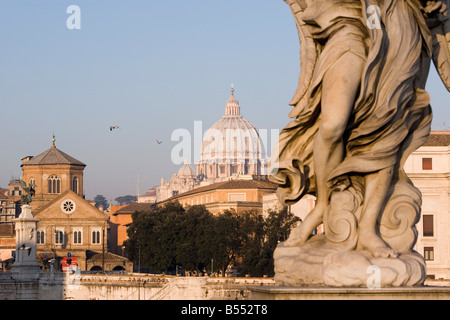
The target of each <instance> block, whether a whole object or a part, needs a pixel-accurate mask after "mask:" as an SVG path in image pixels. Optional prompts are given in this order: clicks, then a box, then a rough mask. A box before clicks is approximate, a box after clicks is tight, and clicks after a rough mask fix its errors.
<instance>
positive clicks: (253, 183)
mask: <svg viewBox="0 0 450 320" xmlns="http://www.w3.org/2000/svg"><path fill="white" fill-rule="evenodd" d="M276 188H277V185H276V184H275V183H273V182H270V181H269V180H229V181H224V182H219V183H214V184H210V185H208V186H204V187H200V188H195V189H193V190H190V191H187V192H184V193H181V194H179V195H176V196H174V197H172V198H170V199H167V200H166V201H171V200H175V199H179V198H182V197H185V196H189V195H192V194H197V193H201V192H208V191H212V190H224V189H269V190H274V191H275V190H276Z"/></svg>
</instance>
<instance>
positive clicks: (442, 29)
mask: <svg viewBox="0 0 450 320" xmlns="http://www.w3.org/2000/svg"><path fill="white" fill-rule="evenodd" d="M421 3H422V6H423V7H422V12H423V15H424V17H425V21H426V23H427V26H428V28H429V29H430V32H431V35H432V36H433V62H434V65H435V67H436V70H437V71H438V73H439V76H440V77H441V80H442V82H443V83H444V85H445V87H446V88H447V90H448V91H450V14H449V0H440V1H425V0H421Z"/></svg>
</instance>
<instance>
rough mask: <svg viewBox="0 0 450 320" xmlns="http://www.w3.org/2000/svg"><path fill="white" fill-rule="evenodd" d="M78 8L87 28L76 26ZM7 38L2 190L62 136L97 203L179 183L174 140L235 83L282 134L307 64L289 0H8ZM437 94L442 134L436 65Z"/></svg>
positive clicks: (260, 118)
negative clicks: (173, 180) (70, 21)
mask: <svg viewBox="0 0 450 320" xmlns="http://www.w3.org/2000/svg"><path fill="white" fill-rule="evenodd" d="M72 4H75V5H78V6H79V7H80V9H81V30H69V29H67V27H66V20H67V18H68V17H69V14H67V13H66V9H67V7H68V6H69V5H72ZM0 39H1V47H0V105H1V114H0V125H1V135H0V148H1V151H0V152H1V153H0V155H1V156H0V186H1V187H6V186H7V184H8V181H9V179H10V178H11V176H14V177H20V175H21V168H20V159H21V158H22V157H24V156H27V155H34V156H35V155H38V154H39V153H41V152H43V151H45V150H46V149H48V148H49V147H50V145H51V138H52V134H53V132H54V133H55V135H56V140H57V141H56V145H57V147H58V148H59V149H61V150H62V151H64V152H66V153H68V154H70V155H71V156H73V157H75V158H77V159H78V160H80V161H83V162H84V163H86V164H87V167H86V170H85V185H84V187H85V193H86V197H87V198H88V199H92V198H94V197H95V195H97V194H103V195H105V197H106V198H107V199H108V200H113V199H114V198H116V197H117V196H121V195H126V194H136V182H137V176H138V175H139V177H140V192H141V194H142V193H144V192H145V191H146V190H147V189H149V188H151V187H153V186H155V185H157V184H159V181H160V179H161V177H164V178H165V179H168V178H170V177H171V175H172V174H173V173H175V172H176V171H177V169H178V166H177V165H175V164H173V163H172V161H171V157H170V155H171V150H172V148H173V147H174V146H175V145H176V144H177V142H171V141H170V137H171V134H172V132H173V131H174V130H176V129H178V128H185V129H187V130H189V131H191V132H192V131H193V129H194V121H202V122H203V130H206V129H207V128H208V127H209V126H211V125H212V124H213V123H214V122H215V121H217V120H219V119H220V118H221V117H222V115H223V113H224V108H225V104H226V101H227V100H228V98H229V95H230V84H231V83H234V85H235V89H236V97H237V99H238V100H239V101H240V104H241V113H242V115H243V116H244V117H245V118H246V119H247V120H249V121H250V122H252V123H253V124H254V125H255V127H257V128H258V129H269V130H270V129H281V128H282V127H284V125H285V124H286V123H287V122H288V121H289V118H288V116H287V114H288V112H289V110H290V107H289V106H288V103H289V101H290V99H291V97H292V94H293V92H294V90H295V88H296V86H297V80H298V74H299V67H300V65H299V44H298V37H297V31H296V28H295V24H294V20H293V18H292V16H291V13H290V10H289V8H288V6H287V5H286V4H285V3H284V2H283V1H282V0H259V1H256V0H228V1H211V0H209V1H206V0H191V1H178V0H173V1H152V0H129V1H124V0H120V1H119V0H84V1H82V0H71V1H66V0H39V1H37V0H1V1H0ZM427 89H428V90H429V92H430V94H431V96H432V106H433V110H434V113H435V120H434V122H433V126H434V127H443V126H444V124H445V125H446V126H449V127H450V109H449V107H450V104H449V100H450V99H449V98H450V95H449V94H448V93H447V91H446V90H445V88H444V86H443V84H442V83H441V82H440V80H439V79H438V77H437V75H436V72H435V71H434V68H432V71H431V76H430V80H429V84H428V88H427ZM110 125H118V126H119V127H120V129H118V130H116V131H113V132H110V131H109V126H110ZM156 139H158V140H162V141H163V143H162V144H160V145H158V144H157V143H156Z"/></svg>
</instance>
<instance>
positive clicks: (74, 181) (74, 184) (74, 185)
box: [72, 177, 78, 193]
mask: <svg viewBox="0 0 450 320" xmlns="http://www.w3.org/2000/svg"><path fill="white" fill-rule="evenodd" d="M72 191H73V192H75V193H78V178H77V177H75V178H73V179H72Z"/></svg>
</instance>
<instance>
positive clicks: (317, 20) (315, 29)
mask: <svg viewBox="0 0 450 320" xmlns="http://www.w3.org/2000/svg"><path fill="white" fill-rule="evenodd" d="M313 3H315V7H314V6H312V7H310V8H308V9H307V10H306V11H305V12H304V17H305V18H304V22H305V23H306V24H307V25H308V26H307V27H308V28H310V29H309V30H310V31H311V34H312V35H313V38H314V39H315V41H316V45H317V48H318V51H319V52H318V53H319V58H318V60H317V62H316V65H315V69H314V72H313V77H312V80H311V84H310V86H309V88H308V93H307V96H306V99H307V100H308V101H307V103H306V106H305V107H304V108H303V109H302V110H299V111H298V112H297V114H295V117H296V118H295V119H294V120H292V121H291V122H290V123H289V124H288V125H287V126H286V128H284V129H283V130H282V132H281V134H280V137H279V141H278V143H277V148H278V152H277V151H275V152H274V153H273V155H272V159H271V165H272V168H273V169H272V170H274V171H272V173H271V176H270V179H271V180H272V181H274V182H276V183H278V184H279V188H278V196H279V198H280V200H281V201H282V202H283V203H287V204H289V203H294V202H296V201H298V200H299V199H300V198H301V197H302V196H303V195H305V194H307V193H308V194H315V183H314V163H313V146H314V140H315V137H316V134H317V133H318V130H319V126H320V118H321V116H320V109H321V107H320V103H321V96H322V81H323V77H324V75H325V74H326V72H327V70H329V69H330V67H331V66H333V64H334V63H336V61H337V59H338V58H339V56H340V55H342V54H344V53H345V52H348V51H349V52H351V53H353V54H354V55H355V59H364V60H365V67H364V72H363V74H362V78H361V88H360V90H359V94H358V95H357V100H356V102H355V105H354V108H353V112H352V114H351V116H350V119H349V122H348V125H347V128H346V131H345V134H344V144H345V157H344V160H343V161H342V163H341V164H340V165H338V166H337V168H336V169H335V170H334V171H333V172H332V173H331V175H330V176H329V177H328V182H329V184H330V186H332V185H333V184H335V183H337V181H340V180H342V178H343V177H347V176H352V174H354V173H356V174H357V175H364V174H366V173H371V172H376V171H379V170H381V169H384V168H388V167H390V166H396V165H398V164H402V163H403V162H404V161H405V160H406V158H407V157H408V156H409V154H410V153H411V152H412V151H414V150H415V149H417V148H418V147H420V146H421V145H422V144H423V143H425V141H426V139H427V137H428V134H429V131H430V125H431V117H432V116H431V108H430V106H429V103H430V98H429V95H428V94H427V92H426V91H425V90H424V89H425V82H426V78H427V76H428V70H429V65H430V58H431V34H430V32H429V30H428V28H427V25H426V23H425V20H424V18H423V16H422V13H421V11H420V9H419V3H418V1H416V0H396V1H393V0H388V1H382V2H378V4H379V5H381V7H380V9H381V24H380V27H381V28H380V29H377V28H368V27H367V26H366V21H368V19H369V18H371V17H370V15H369V16H368V15H367V13H366V12H367V7H368V6H369V5H371V3H370V2H369V1H367V0H363V1H348V0H347V1H338V0H332V1H330V0H328V1H323V0H322V1H315V2H313ZM320 10H323V11H320ZM324 10H330V11H332V12H333V13H334V16H333V17H332V19H325V20H324V19H323V17H324V16H325V17H328V18H329V17H330V15H327V14H325V11H324ZM300 85H302V84H300ZM277 157H278V159H277ZM400 168H401V166H400ZM401 170H402V169H401ZM344 180H345V179H344Z"/></svg>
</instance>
